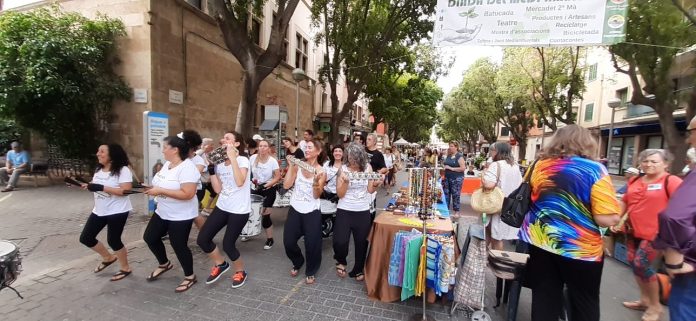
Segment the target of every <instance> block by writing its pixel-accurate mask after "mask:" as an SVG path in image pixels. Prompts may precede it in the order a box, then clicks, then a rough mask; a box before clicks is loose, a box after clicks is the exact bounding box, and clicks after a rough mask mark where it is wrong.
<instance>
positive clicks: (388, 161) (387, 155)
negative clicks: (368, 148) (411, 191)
mask: <svg viewBox="0 0 696 321" xmlns="http://www.w3.org/2000/svg"><path fill="white" fill-rule="evenodd" d="M395 163H396V159H395V158H394V154H392V149H391V147H387V148H385V149H384V165H385V166H386V167H387V174H386V176H385V178H384V185H385V187H387V195H389V189H388V187H389V186H394V184H392V183H393V181H394V164H395Z"/></svg>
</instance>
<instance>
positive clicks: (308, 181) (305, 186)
mask: <svg viewBox="0 0 696 321" xmlns="http://www.w3.org/2000/svg"><path fill="white" fill-rule="evenodd" d="M313 184H314V177H310V178H306V177H304V175H302V170H301V169H298V170H297V177H295V185H294V189H293V191H292V196H291V197H290V206H292V208H294V209H295V210H296V211H297V212H299V213H302V214H309V213H311V212H313V211H315V210H318V209H319V208H320V207H321V202H320V201H319V199H318V198H314V189H313V188H312V187H313Z"/></svg>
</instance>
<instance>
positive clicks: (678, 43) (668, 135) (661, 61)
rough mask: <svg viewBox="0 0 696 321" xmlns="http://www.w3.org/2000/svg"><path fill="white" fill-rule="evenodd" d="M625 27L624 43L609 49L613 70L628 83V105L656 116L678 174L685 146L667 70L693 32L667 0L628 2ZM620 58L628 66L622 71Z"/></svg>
mask: <svg viewBox="0 0 696 321" xmlns="http://www.w3.org/2000/svg"><path fill="white" fill-rule="evenodd" d="M628 25H629V26H630V28H627V30H628V32H627V34H626V43H621V44H616V45H613V46H611V47H610V52H611V53H612V58H613V60H614V67H615V68H616V70H617V71H618V72H621V73H624V74H626V75H628V77H629V78H630V80H631V87H632V88H633V93H632V95H631V103H633V104H639V105H645V106H648V107H650V108H652V109H653V110H655V112H656V113H657V115H658V118H659V122H660V127H661V130H662V136H663V137H664V140H665V143H666V144H667V146H668V148H669V150H670V151H671V152H672V153H673V154H674V155H676V156H677V157H676V159H675V161H674V162H672V168H671V170H672V172H675V173H676V172H679V171H681V169H682V168H684V157H681V156H682V155H685V153H686V149H687V147H688V146H687V145H686V143H685V142H684V139H682V136H681V135H680V134H679V130H678V129H677V127H676V125H675V121H674V115H673V113H674V111H675V110H676V109H677V108H678V96H677V93H676V91H675V90H674V88H673V87H672V81H671V77H670V69H671V68H672V66H673V63H674V61H675V58H676V55H677V53H679V52H680V51H681V48H684V47H687V46H689V45H692V44H693V43H694V40H695V38H694V33H693V31H692V30H691V29H690V26H689V24H688V23H687V22H685V21H684V19H683V17H682V14H681V12H680V11H679V10H678V9H677V8H675V7H674V6H670V5H668V4H667V0H644V1H633V2H631V4H630V7H629V12H628ZM637 43H640V44H647V45H650V47H648V48H646V47H645V46H643V45H637ZM619 59H621V60H623V61H625V62H626V63H627V64H628V66H627V67H626V68H622V67H621V66H620V64H619ZM639 77H640V78H639ZM641 79H642V83H641Z"/></svg>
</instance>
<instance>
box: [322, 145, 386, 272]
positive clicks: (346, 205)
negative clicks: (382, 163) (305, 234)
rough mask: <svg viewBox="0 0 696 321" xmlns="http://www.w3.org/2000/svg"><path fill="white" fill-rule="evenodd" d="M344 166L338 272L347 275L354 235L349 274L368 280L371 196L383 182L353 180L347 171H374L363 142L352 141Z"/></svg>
mask: <svg viewBox="0 0 696 321" xmlns="http://www.w3.org/2000/svg"><path fill="white" fill-rule="evenodd" d="M344 160H345V161H344V163H345V165H343V169H342V170H341V172H340V174H339V179H338V182H337V184H336V191H337V194H338V197H339V200H338V210H337V211H336V224H334V234H333V249H334V259H335V260H336V274H337V275H338V276H339V277H345V276H346V266H347V265H348V262H347V260H346V257H348V247H349V242H350V235H351V234H353V242H354V247H355V265H354V266H353V269H352V270H351V271H350V273H348V275H349V276H350V277H352V278H355V279H356V280H357V281H362V280H363V279H365V275H364V274H363V269H364V268H365V258H366V257H367V245H368V243H367V236H368V234H369V233H370V227H371V226H372V219H371V217H370V205H371V204H372V198H371V197H370V195H371V194H372V193H374V192H375V191H376V190H377V187H379V185H381V183H382V180H381V179H378V180H349V179H348V176H347V175H346V174H347V173H360V172H372V168H371V167H370V165H369V163H368V158H367V152H366V151H365V148H363V147H362V146H361V145H358V144H355V143H351V144H350V145H348V146H347V147H346V151H345V153H344Z"/></svg>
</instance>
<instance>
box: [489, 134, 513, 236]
mask: <svg viewBox="0 0 696 321" xmlns="http://www.w3.org/2000/svg"><path fill="white" fill-rule="evenodd" d="M511 150H512V148H511V147H510V144H508V143H505V142H498V143H494V144H493V145H491V156H492V157H493V162H492V163H491V164H490V165H489V166H488V169H486V171H485V172H484V174H483V187H484V188H486V189H489V190H490V189H493V188H495V187H496V186H497V187H499V188H500V189H501V190H502V191H503V194H504V195H505V196H506V197H507V196H509V195H510V193H512V192H514V191H515V190H516V189H517V188H518V187H520V184H522V174H521V172H520V167H519V166H518V165H517V162H515V159H514V157H513V156H512V154H511ZM498 173H500V175H498ZM490 218H491V220H490V225H489V227H488V229H489V231H490V233H487V234H486V235H490V239H491V248H493V249H494V250H502V249H503V242H504V241H505V240H516V239H517V233H519V229H517V228H514V227H512V226H510V225H507V224H505V222H503V221H501V220H500V213H494V214H491V216H490Z"/></svg>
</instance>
